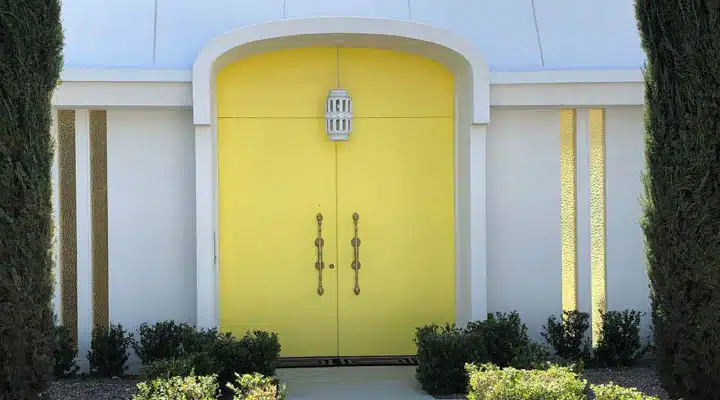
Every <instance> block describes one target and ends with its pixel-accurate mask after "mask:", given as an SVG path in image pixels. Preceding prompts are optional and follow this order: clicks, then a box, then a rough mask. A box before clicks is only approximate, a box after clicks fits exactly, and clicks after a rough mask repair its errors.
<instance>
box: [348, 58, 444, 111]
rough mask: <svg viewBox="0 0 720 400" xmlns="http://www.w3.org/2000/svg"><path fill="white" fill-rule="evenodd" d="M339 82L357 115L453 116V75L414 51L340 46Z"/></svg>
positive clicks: (440, 65)
mask: <svg viewBox="0 0 720 400" xmlns="http://www.w3.org/2000/svg"><path fill="white" fill-rule="evenodd" d="M340 85H341V86H343V87H346V88H347V89H348V90H350V95H351V96H352V98H353V114H354V115H355V117H356V118H364V117H390V118H397V117H448V118H452V117H453V96H454V95H453V89H452V85H453V77H452V74H451V73H450V71H448V70H447V69H446V68H445V67H444V66H443V65H442V64H440V63H437V62H435V61H431V60H428V59H425V58H422V57H420V56H417V55H414V54H408V53H399V52H393V51H390V50H379V49H342V48H341V49H340Z"/></svg>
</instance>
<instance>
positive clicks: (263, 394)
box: [227, 374, 287, 400]
mask: <svg viewBox="0 0 720 400" xmlns="http://www.w3.org/2000/svg"><path fill="white" fill-rule="evenodd" d="M236 385H237V386H236ZM227 387H228V389H230V390H231V391H232V392H233V393H234V394H235V397H234V400H276V399H278V400H284V399H285V398H286V397H287V391H286V389H285V385H280V383H279V382H278V381H277V380H276V379H273V378H268V377H266V376H263V375H262V374H245V375H240V374H235V385H233V384H232V383H231V382H228V383H227Z"/></svg>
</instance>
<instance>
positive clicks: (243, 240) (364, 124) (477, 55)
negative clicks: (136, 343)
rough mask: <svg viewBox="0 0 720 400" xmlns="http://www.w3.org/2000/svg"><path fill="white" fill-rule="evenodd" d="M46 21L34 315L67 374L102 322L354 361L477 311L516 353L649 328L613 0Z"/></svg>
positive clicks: (178, 9) (135, 13) (639, 88)
mask: <svg viewBox="0 0 720 400" xmlns="http://www.w3.org/2000/svg"><path fill="white" fill-rule="evenodd" d="M63 6H64V10H63V23H64V26H65V29H66V48H65V63H66V67H65V70H64V71H63V74H62V83H61V85H60V86H59V87H58V89H57V91H56V93H55V95H54V97H53V105H54V107H55V110H54V112H53V117H54V124H53V135H54V136H55V138H56V145H57V146H56V147H57V148H56V150H57V151H56V163H55V168H54V171H55V174H54V177H55V182H54V183H55V186H54V187H55V189H56V190H55V210H56V211H55V216H56V221H57V224H56V230H57V232H56V233H57V235H56V236H57V240H56V252H55V253H56V259H57V264H58V268H57V282H58V284H57V290H56V301H55V309H56V313H57V314H58V316H59V320H60V322H61V323H62V324H63V325H66V326H68V327H70V328H71V329H73V331H75V332H77V335H78V342H79V349H80V354H81V355H83V354H85V353H86V352H87V349H88V348H89V342H90V332H91V329H92V326H94V325H96V324H101V325H103V324H107V323H121V324H123V326H125V327H126V328H128V329H130V330H134V329H135V328H137V326H138V325H139V324H140V323H142V322H151V323H152V322H156V321H160V320H168V319H173V320H176V321H181V322H188V323H191V324H196V325H198V326H201V327H219V328H220V329H222V330H225V331H231V332H234V333H237V334H242V333H243V332H244V331H246V330H248V329H267V330H272V331H275V332H278V333H279V334H280V341H281V344H282V346H283V356H286V357H350V358H351V357H377V356H383V357H385V356H403V355H408V354H412V353H413V352H414V347H413V343H412V334H413V331H414V328H415V327H417V326H421V325H425V324H429V323H444V322H456V323H459V324H462V323H465V322H467V321H471V320H478V319H483V318H484V316H485V315H486V313H488V312H496V311H512V310H517V311H518V312H520V314H521V316H522V318H523V320H524V321H525V322H526V323H527V325H528V327H529V329H530V332H531V334H532V335H533V336H534V337H535V338H537V339H539V332H540V331H541V328H542V325H543V324H544V322H545V319H546V318H547V317H548V316H549V315H550V314H558V313H560V312H561V311H562V310H563V309H579V310H581V311H586V312H589V313H591V315H592V318H593V323H594V324H596V323H597V321H598V320H599V310H602V309H604V308H607V309H625V308H631V309H635V310H639V311H643V312H647V311H649V300H648V295H649V289H648V280H647V276H646V272H645V262H644V248H643V235H642V231H641V229H640V227H639V224H638V221H639V218H640V217H641V214H642V212H641V203H640V200H641V195H642V183H641V173H642V169H643V161H644V151H643V145H644V143H643V100H644V98H643V83H642V74H641V71H640V67H641V66H642V63H643V54H642V51H641V49H640V45H639V39H638V35H637V32H636V27H635V20H634V13H633V8H632V1H630V0H614V1H610V2H606V3H604V5H603V7H595V6H590V5H588V4H585V3H582V2H571V1H569V0H535V1H530V0H522V1H521V0H513V1H505V2H496V1H490V0H488V1H467V0H452V1H444V2H439V1H430V0H409V1H408V0H385V1H377V0H372V1H343V2H331V1H317V0H312V1H311V0H277V1H266V2H253V1H227V0H206V1H203V2H200V1H196V0H187V1H181V2H179V1H170V0H125V1H122V2H120V1H105V2H100V3H98V2H90V1H87V0H65V1H64V2H63ZM610 26H613V27H614V28H612V29H609V28H608V27H610ZM336 89H345V91H335V92H332V91H333V90H336ZM333 93H335V95H337V94H338V93H340V97H339V98H340V99H341V100H342V101H347V102H348V103H347V104H346V103H342V104H343V105H342V107H346V108H343V109H342V110H340V111H342V112H340V113H339V114H338V113H334V114H333V112H330V111H333V110H331V109H332V107H333V105H334V104H341V103H334V102H333V101H335V100H333V99H330V100H328V96H329V94H330V95H332V94H333ZM344 94H347V95H348V96H349V98H346V97H343V96H344ZM331 97H332V96H331ZM338 101H340V100H338ZM345 104H346V105H345ZM350 107H351V108H350ZM335 111H337V110H335ZM331 114H332V115H331ZM350 114H351V116H350ZM331 117H332V118H340V120H342V121H344V122H343V123H347V124H348V125H347V126H346V125H342V126H341V125H337V127H338V129H340V131H343V128H342V127H345V128H348V129H346V131H349V130H350V129H349V127H350V126H352V130H351V131H350V132H346V133H348V135H349V136H348V137H347V138H342V137H341V138H340V139H341V140H338V137H337V135H335V136H333V134H331V132H330V131H331V130H332V129H331V128H332V127H333V126H334V125H333V122H328V118H331ZM333 129H334V128H333ZM341 133H342V132H341ZM340 136H342V135H340ZM647 323H648V318H646V319H645V321H644V324H645V326H644V329H646V332H647Z"/></svg>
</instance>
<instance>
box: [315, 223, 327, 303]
mask: <svg viewBox="0 0 720 400" xmlns="http://www.w3.org/2000/svg"><path fill="white" fill-rule="evenodd" d="M315 219H316V220H317V237H316V238H315V249H316V253H317V259H316V260H315V269H316V270H317V271H318V287H317V294H318V296H322V295H323V293H325V289H323V281H322V278H323V276H322V272H323V269H325V263H324V262H323V246H324V245H325V240H323V237H322V220H323V216H322V214H321V213H318V214H317V215H316V216H315Z"/></svg>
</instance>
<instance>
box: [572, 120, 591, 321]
mask: <svg viewBox="0 0 720 400" xmlns="http://www.w3.org/2000/svg"><path fill="white" fill-rule="evenodd" d="M588 121H589V116H588V110H582V109H579V110H577V130H576V135H577V136H576V146H577V152H576V163H577V164H576V165H577V169H576V174H575V179H576V184H575V188H576V190H577V203H576V204H577V220H576V223H577V260H578V265H577V268H578V286H577V287H578V293H577V295H578V310H579V311H583V312H587V313H590V311H591V301H592V297H591V293H592V292H591V287H590V281H591V274H590V273H591V270H590V146H589V141H588Z"/></svg>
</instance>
